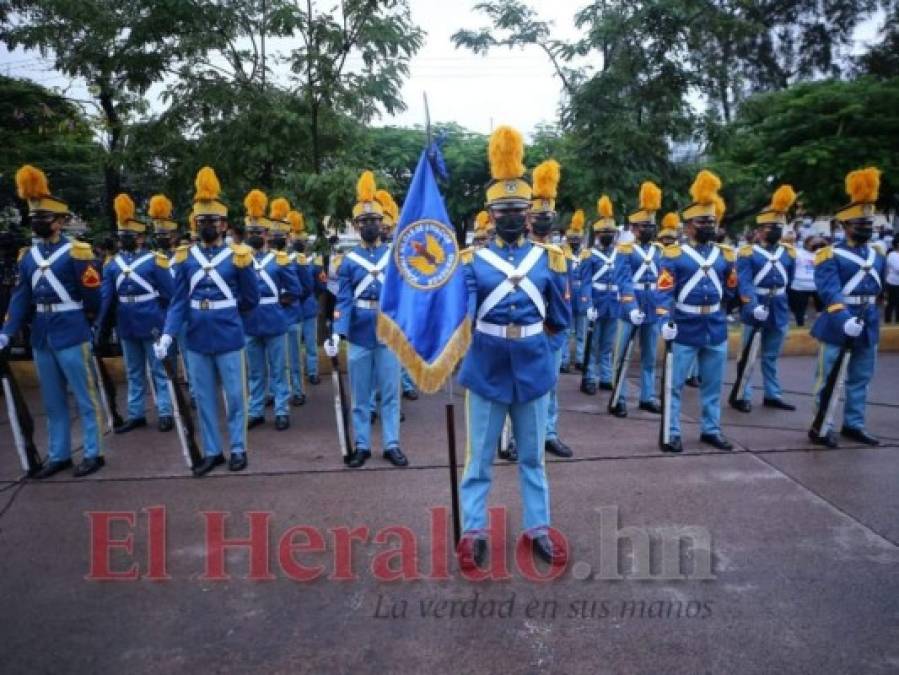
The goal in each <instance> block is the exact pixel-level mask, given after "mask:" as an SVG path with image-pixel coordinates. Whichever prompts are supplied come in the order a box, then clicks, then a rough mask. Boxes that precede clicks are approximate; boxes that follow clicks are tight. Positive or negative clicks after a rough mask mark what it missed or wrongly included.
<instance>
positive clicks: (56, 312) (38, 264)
mask: <svg viewBox="0 0 899 675" xmlns="http://www.w3.org/2000/svg"><path fill="white" fill-rule="evenodd" d="M16 186H17V188H18V193H19V197H21V198H22V199H24V200H26V201H27V202H28V214H29V219H30V221H31V229H32V230H33V232H34V237H35V238H36V239H40V242H39V243H36V244H34V245H32V246H31V247H30V248H24V249H22V252H21V253H20V254H19V269H18V283H17V284H16V287H15V289H14V290H13V294H12V298H11V299H10V303H9V309H8V314H7V319H6V324H5V325H4V326H3V329H2V331H0V350H2V349H5V348H6V346H7V345H8V344H9V341H10V338H11V337H12V336H13V335H15V334H16V332H17V331H18V330H19V329H20V328H21V327H22V326H24V325H26V324H28V323H30V325H31V347H32V351H33V354H34V364H35V366H36V368H37V376H38V380H39V381H40V385H41V398H42V400H43V402H44V410H46V412H47V429H48V432H49V436H50V440H49V453H48V454H49V457H48V461H47V463H46V464H45V465H44V466H43V468H42V469H41V470H40V471H39V472H38V473H37V474H36V475H35V478H47V477H49V476H52V475H53V474H55V473H58V472H59V471H62V470H64V469H67V468H69V467H71V466H72V438H71V418H70V416H69V404H68V397H67V389H68V390H70V391H71V392H72V394H73V395H74V397H75V404H76V406H77V408H78V415H79V418H80V419H81V432H82V434H83V438H84V441H83V445H84V459H83V460H82V461H81V463H80V464H79V465H78V466H77V467H76V468H75V471H74V473H75V476H76V477H79V476H86V475H88V474H90V473H93V472H95V471H97V470H99V469H100V467H102V466H103V465H104V463H105V462H104V459H103V452H102V447H101V445H100V427H101V424H100V405H99V402H98V400H97V382H96V378H95V376H94V370H93V364H92V363H91V329H90V323H89V321H88V316H93V315H96V312H97V310H98V309H99V307H100V272H99V271H98V269H97V264H96V262H95V260H94V254H93V251H92V250H91V247H90V244H87V243H84V242H79V241H71V240H69V239H68V238H67V237H65V236H63V235H62V234H61V230H62V228H63V227H64V226H65V223H66V221H67V220H68V219H69V217H70V216H71V214H70V213H69V207H68V205H67V204H66V203H65V202H63V201H62V200H61V199H59V198H58V197H53V196H51V194H50V186H49V185H48V183H47V177H46V176H45V175H44V173H43V172H42V171H41V170H40V169H36V168H35V167H33V166H29V165H26V166H23V167H22V168H21V169H19V170H18V171H17V172H16Z"/></svg>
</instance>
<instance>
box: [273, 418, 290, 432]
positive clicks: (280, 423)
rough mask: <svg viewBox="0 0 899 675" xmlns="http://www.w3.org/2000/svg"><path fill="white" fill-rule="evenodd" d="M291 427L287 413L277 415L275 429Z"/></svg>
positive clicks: (280, 429)
mask: <svg viewBox="0 0 899 675" xmlns="http://www.w3.org/2000/svg"><path fill="white" fill-rule="evenodd" d="M289 428H290V418H289V417H288V416H287V415H276V416H275V429H277V430H278V431H284V430H285V429H289Z"/></svg>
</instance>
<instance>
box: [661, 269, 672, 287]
mask: <svg viewBox="0 0 899 675" xmlns="http://www.w3.org/2000/svg"><path fill="white" fill-rule="evenodd" d="M672 288H674V277H673V276H672V275H671V272H669V271H668V270H667V269H663V270H662V274H661V275H659V282H658V289H659V290H660V291H670V290H671V289H672Z"/></svg>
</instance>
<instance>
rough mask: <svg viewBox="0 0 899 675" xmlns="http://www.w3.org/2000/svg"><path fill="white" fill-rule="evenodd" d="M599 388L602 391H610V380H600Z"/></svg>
mask: <svg viewBox="0 0 899 675" xmlns="http://www.w3.org/2000/svg"><path fill="white" fill-rule="evenodd" d="M599 388H600V389H602V390H603V391H612V383H611V382H600V383H599Z"/></svg>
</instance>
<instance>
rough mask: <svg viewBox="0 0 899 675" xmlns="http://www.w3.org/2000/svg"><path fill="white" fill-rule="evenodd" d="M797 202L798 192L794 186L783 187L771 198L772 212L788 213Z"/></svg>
mask: <svg viewBox="0 0 899 675" xmlns="http://www.w3.org/2000/svg"><path fill="white" fill-rule="evenodd" d="M795 201H796V192H795V191H794V190H793V186H792V185H781V186H780V187H779V188H777V189H776V190H775V191H774V195H773V196H772V197H771V210H772V211H777V212H778V213H786V212H787V211H789V210H790V207H791V206H793V203H794V202H795Z"/></svg>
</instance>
